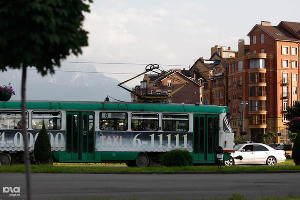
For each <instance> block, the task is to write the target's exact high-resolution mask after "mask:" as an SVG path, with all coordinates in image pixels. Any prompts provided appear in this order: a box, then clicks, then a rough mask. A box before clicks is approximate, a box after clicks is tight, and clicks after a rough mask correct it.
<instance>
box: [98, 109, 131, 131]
mask: <svg viewBox="0 0 300 200" xmlns="http://www.w3.org/2000/svg"><path fill="white" fill-rule="evenodd" d="M127 128H128V115H127V113H121V112H101V113H100V129H101V130H103V131H126V130H127Z"/></svg>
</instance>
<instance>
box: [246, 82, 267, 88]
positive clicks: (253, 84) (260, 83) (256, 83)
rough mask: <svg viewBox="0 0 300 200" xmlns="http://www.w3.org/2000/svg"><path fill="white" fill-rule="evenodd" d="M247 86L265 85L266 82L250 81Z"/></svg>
mask: <svg viewBox="0 0 300 200" xmlns="http://www.w3.org/2000/svg"><path fill="white" fill-rule="evenodd" d="M248 86H249V87H250V86H265V87H266V86H267V83H266V82H251V83H249V84H248Z"/></svg>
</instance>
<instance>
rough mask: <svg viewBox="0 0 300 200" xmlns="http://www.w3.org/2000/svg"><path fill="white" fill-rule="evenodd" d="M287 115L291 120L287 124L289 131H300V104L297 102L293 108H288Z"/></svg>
mask: <svg viewBox="0 0 300 200" xmlns="http://www.w3.org/2000/svg"><path fill="white" fill-rule="evenodd" d="M285 115H286V118H287V119H288V120H289V122H288V123H287V126H288V129H289V131H291V132H292V133H296V132H298V131H300V102H299V101H296V103H295V105H294V106H293V107H288V108H287V112H286V113H285Z"/></svg>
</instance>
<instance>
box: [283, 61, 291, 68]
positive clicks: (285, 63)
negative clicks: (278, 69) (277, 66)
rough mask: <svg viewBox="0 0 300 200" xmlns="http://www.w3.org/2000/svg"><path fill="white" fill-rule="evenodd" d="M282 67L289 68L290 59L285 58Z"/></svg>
mask: <svg viewBox="0 0 300 200" xmlns="http://www.w3.org/2000/svg"><path fill="white" fill-rule="evenodd" d="M282 67H284V68H288V67H289V61H288V60H283V61H282Z"/></svg>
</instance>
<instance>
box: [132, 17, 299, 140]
mask: <svg viewBox="0 0 300 200" xmlns="http://www.w3.org/2000/svg"><path fill="white" fill-rule="evenodd" d="M248 36H249V38H250V44H245V42H244V40H239V42H238V51H237V52H236V51H233V50H232V49H231V48H230V47H228V48H225V47H221V46H214V47H212V48H211V58H210V59H208V60H205V59H203V58H200V59H198V60H197V61H196V62H195V63H194V65H193V66H192V67H191V68H190V70H176V71H169V72H165V74H159V75H158V74H155V75H153V74H152V75H150V74H149V75H147V74H146V75H145V77H144V80H143V81H142V82H141V85H140V86H137V87H136V88H135V91H136V92H139V93H140V94H143V95H153V96H156V97H158V96H162V95H164V96H165V97H166V96H168V95H169V97H171V98H165V97H164V98H162V99H163V100H161V101H159V102H172V103H198V102H200V103H201V104H214V105H226V106H228V107H229V111H230V115H231V125H232V128H233V130H234V132H235V133H236V136H239V135H240V133H242V134H246V135H245V137H246V138H247V139H249V140H251V141H257V142H262V140H263V134H264V133H266V132H269V131H271V132H275V133H277V135H278V137H277V142H278V143H288V142H289V138H288V134H289V132H288V130H287V129H286V125H285V123H286V122H287V120H286V117H285V111H286V109H287V107H288V106H289V107H291V106H293V104H294V103H295V102H296V101H299V100H300V97H299V95H298V93H299V92H298V89H299V87H300V81H299V73H300V72H299V60H300V56H299V48H300V23H297V22H286V21H282V22H280V23H279V24H278V25H277V26H272V25H271V23H270V22H266V21H262V22H261V24H257V25H255V26H254V27H253V28H252V29H251V30H250V32H249V33H248ZM187 83H188V84H187ZM184 85H188V87H186V86H185V87H182V86H184ZM180 87H182V88H181V89H180ZM171 93H172V95H170V94H171ZM133 99H134V100H135V101H140V99H139V98H138V97H136V96H134V95H133Z"/></svg>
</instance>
